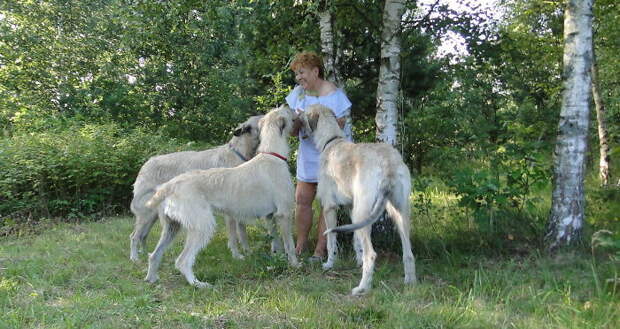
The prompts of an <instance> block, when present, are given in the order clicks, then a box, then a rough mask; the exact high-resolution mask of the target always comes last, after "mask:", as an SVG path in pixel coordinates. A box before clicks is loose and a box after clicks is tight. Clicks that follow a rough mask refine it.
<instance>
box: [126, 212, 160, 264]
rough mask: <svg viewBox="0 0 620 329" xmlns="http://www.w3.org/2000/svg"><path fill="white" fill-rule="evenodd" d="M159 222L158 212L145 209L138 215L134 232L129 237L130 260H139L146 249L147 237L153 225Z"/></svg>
mask: <svg viewBox="0 0 620 329" xmlns="http://www.w3.org/2000/svg"><path fill="white" fill-rule="evenodd" d="M156 220H157V212H155V211H153V210H150V209H143V210H142V211H140V212H139V213H137V214H136V223H135V224H134V229H133V232H131V235H130V236H129V239H130V240H129V241H130V252H129V259H131V260H132V261H134V262H137V261H138V260H139V253H140V251H143V250H144V248H145V247H146V237H147V236H148V235H149V232H150V231H151V228H152V227H153V224H154V223H155V221H156Z"/></svg>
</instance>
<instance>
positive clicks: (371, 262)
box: [351, 226, 377, 296]
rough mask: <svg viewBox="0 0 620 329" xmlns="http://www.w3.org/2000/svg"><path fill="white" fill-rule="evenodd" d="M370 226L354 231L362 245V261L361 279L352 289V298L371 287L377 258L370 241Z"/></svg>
mask: <svg viewBox="0 0 620 329" xmlns="http://www.w3.org/2000/svg"><path fill="white" fill-rule="evenodd" d="M370 230H371V227H370V226H366V227H364V228H361V229H359V230H357V231H355V234H356V235H357V236H358V239H359V241H360V243H361V245H362V250H363V254H364V261H363V265H362V279H361V280H360V283H359V285H358V286H357V287H355V288H353V290H352V291H351V294H352V295H354V296H359V295H363V294H365V293H367V292H368V291H370V288H371V286H372V275H373V272H374V270H375V259H376V258H377V253H376V252H375V250H374V248H373V247H372V242H371V241H370Z"/></svg>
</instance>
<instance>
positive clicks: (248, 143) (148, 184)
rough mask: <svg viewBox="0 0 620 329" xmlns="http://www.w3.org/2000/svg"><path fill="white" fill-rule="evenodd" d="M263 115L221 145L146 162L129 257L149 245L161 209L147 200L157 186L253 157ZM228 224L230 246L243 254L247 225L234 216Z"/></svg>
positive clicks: (137, 184)
mask: <svg viewBox="0 0 620 329" xmlns="http://www.w3.org/2000/svg"><path fill="white" fill-rule="evenodd" d="M262 117H263V116H262V115H257V116H253V117H250V118H249V119H248V120H246V121H245V122H244V123H242V124H240V125H239V126H238V127H237V128H236V129H235V131H234V132H233V137H232V139H231V140H230V141H229V142H228V143H226V144H224V145H221V146H218V147H215V148H212V149H208V150H204V151H200V152H194V151H186V152H175V153H169V154H164V155H158V156H154V157H151V158H150V159H149V160H148V161H147V162H145V163H144V165H143V166H142V168H140V172H139V173H138V177H137V178H136V182H135V183H134V185H133V200H132V201H131V211H132V212H133V214H134V215H135V216H136V222H135V225H134V230H133V232H132V233H131V235H130V241H131V247H130V256H129V258H130V259H131V260H132V261H134V262H135V261H138V252H139V250H143V249H144V247H145V241H146V237H147V236H148V234H149V232H150V230H151V227H152V226H153V223H155V221H156V220H157V211H156V210H154V209H151V208H149V207H147V206H146V202H147V201H148V200H149V199H150V198H151V197H152V196H153V194H155V188H156V187H157V186H158V185H160V184H163V183H165V182H167V181H169V180H170V179H172V178H174V177H176V176H178V175H180V174H182V173H185V172H188V171H191V170H196V169H210V168H221V167H223V168H229V167H236V166H238V165H240V164H242V163H243V162H245V161H247V160H248V159H251V158H252V157H253V156H254V154H255V153H256V148H257V147H258V142H259V129H258V121H259V120H260V119H261V118H262ZM226 225H227V227H228V247H229V249H230V251H231V253H232V255H233V257H235V258H242V257H243V256H242V255H241V253H240V252H239V250H238V248H237V238H238V239H239V243H240V244H241V247H242V248H243V249H244V250H245V251H247V250H248V248H249V247H248V243H247V235H246V233H245V226H243V225H242V224H241V225H237V221H236V220H234V219H232V218H227V219H226Z"/></svg>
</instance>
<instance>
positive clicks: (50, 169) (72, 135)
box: [0, 124, 180, 222]
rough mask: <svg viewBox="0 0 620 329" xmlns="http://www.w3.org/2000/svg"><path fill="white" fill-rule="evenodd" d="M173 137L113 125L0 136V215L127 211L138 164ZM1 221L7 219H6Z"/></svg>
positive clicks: (170, 144)
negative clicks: (2, 137) (124, 129)
mask: <svg viewBox="0 0 620 329" xmlns="http://www.w3.org/2000/svg"><path fill="white" fill-rule="evenodd" d="M179 144H180V143H179V142H178V141H177V140H174V139H167V138H165V137H164V136H161V135H157V134H152V133H149V132H146V131H144V130H141V129H135V130H131V131H123V130H122V129H120V128H119V127H118V126H117V125H115V124H99V125H84V126H74V127H72V128H69V129H63V130H62V131H48V132H36V133H28V134H21V135H17V136H13V137H8V138H4V139H2V140H0V217H3V218H5V219H6V218H8V217H9V216H11V217H18V218H24V217H29V218H39V217H57V216H66V217H69V218H76V217H77V218H80V217H86V216H93V215H102V214H107V213H112V212H118V211H119V210H121V209H126V207H127V205H128V203H129V200H130V199H131V195H132V184H133V181H134V179H135V177H136V174H137V172H138V170H139V169H140V166H141V165H142V164H143V163H144V161H146V159H148V158H149V157H150V156H151V155H153V154H159V153H166V152H170V151H173V150H175V148H176V149H178V148H179V147H178V145H179ZM5 222H6V221H5Z"/></svg>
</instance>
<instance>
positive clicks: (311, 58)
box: [291, 51, 325, 79]
mask: <svg viewBox="0 0 620 329" xmlns="http://www.w3.org/2000/svg"><path fill="white" fill-rule="evenodd" d="M300 67H308V68H315V67H316V68H318V69H319V78H321V79H323V78H324V75H325V73H324V72H325V69H324V68H323V59H322V58H321V56H319V55H317V54H316V53H314V52H312V51H304V52H301V53H299V54H297V55H295V58H294V59H293V61H292V62H291V70H292V71H296V70H297V69H299V68H300Z"/></svg>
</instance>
